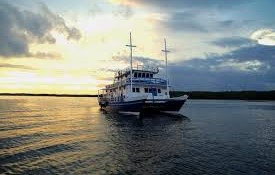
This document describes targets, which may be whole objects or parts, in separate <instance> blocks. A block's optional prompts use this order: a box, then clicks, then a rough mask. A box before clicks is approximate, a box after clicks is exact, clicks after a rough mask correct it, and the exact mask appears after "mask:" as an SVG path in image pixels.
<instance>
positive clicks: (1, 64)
mask: <svg viewBox="0 0 275 175" xmlns="http://www.w3.org/2000/svg"><path fill="white" fill-rule="evenodd" d="M1 67H2V68H13V69H26V70H35V69H34V68H32V67H29V66H24V65H17V64H6V63H0V68H1Z"/></svg>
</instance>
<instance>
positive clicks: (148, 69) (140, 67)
mask: <svg viewBox="0 0 275 175" xmlns="http://www.w3.org/2000/svg"><path fill="white" fill-rule="evenodd" d="M130 71H131V69H130V68H126V69H123V70H120V71H117V72H116V73H115V77H119V76H121V75H124V74H126V73H130ZM133 71H146V72H152V73H158V72H159V69H158V68H157V67H152V66H143V65H137V66H136V67H133Z"/></svg>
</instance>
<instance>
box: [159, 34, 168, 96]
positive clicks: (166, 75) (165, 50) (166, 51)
mask: <svg viewBox="0 0 275 175" xmlns="http://www.w3.org/2000/svg"><path fill="white" fill-rule="evenodd" d="M161 51H162V52H164V53H165V78H166V88H167V96H169V81H168V73H167V70H168V68H167V53H168V52H170V51H169V50H167V46H166V39H165V38H164V50H161Z"/></svg>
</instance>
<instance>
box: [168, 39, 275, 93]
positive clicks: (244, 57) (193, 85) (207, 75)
mask: <svg viewBox="0 0 275 175" xmlns="http://www.w3.org/2000/svg"><path fill="white" fill-rule="evenodd" d="M169 73H170V81H171V84H172V85H173V86H174V87H175V89H185V90H212V91H220V90H272V89H275V80H274V75H275V48H274V47H271V46H264V45H258V44H255V45H252V46H248V47H241V48H239V49H236V50H233V51H231V52H229V53H226V54H221V55H209V56H208V57H207V58H206V59H200V58H194V59H192V60H188V61H179V62H176V63H174V64H170V66H169Z"/></svg>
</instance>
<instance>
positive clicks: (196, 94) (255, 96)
mask: <svg viewBox="0 0 275 175" xmlns="http://www.w3.org/2000/svg"><path fill="white" fill-rule="evenodd" d="M184 94H187V95H189V99H213V100H275V90H273V91H221V92H210V91H189V92H186V91H171V92H170V95H171V97H178V96H182V95H184ZM0 96H47V97H97V95H95V94H92V95H89V94H32V93H0Z"/></svg>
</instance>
